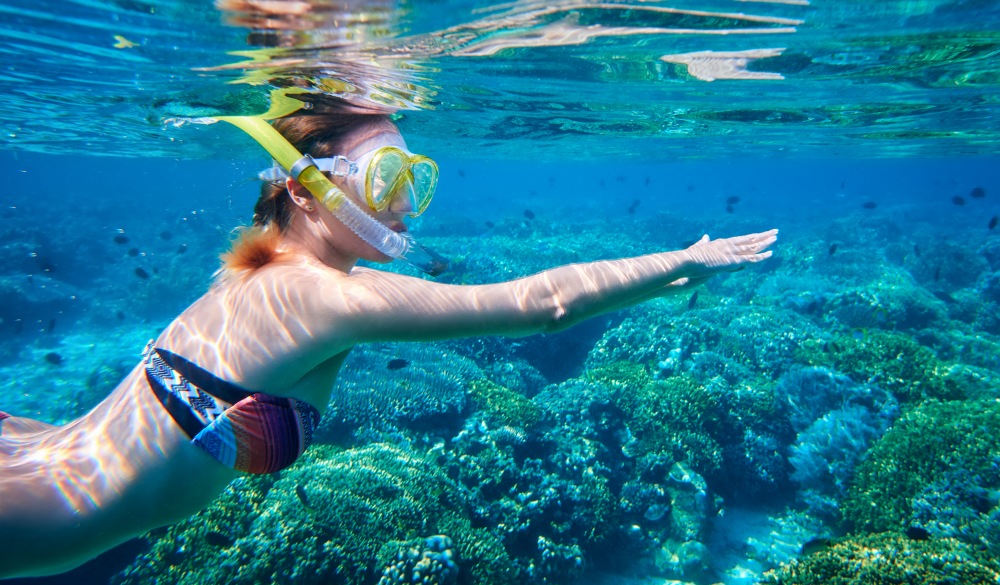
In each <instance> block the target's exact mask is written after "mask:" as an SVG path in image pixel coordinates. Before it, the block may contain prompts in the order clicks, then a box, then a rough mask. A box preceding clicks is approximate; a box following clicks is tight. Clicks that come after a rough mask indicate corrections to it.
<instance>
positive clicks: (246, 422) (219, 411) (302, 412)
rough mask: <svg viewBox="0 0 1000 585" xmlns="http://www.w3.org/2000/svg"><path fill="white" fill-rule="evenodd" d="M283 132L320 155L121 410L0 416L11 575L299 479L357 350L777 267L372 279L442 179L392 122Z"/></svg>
mask: <svg viewBox="0 0 1000 585" xmlns="http://www.w3.org/2000/svg"><path fill="white" fill-rule="evenodd" d="M274 126H275V127H276V128H277V129H278V130H279V131H280V132H281V134H282V135H284V137H285V138H286V139H287V140H288V142H290V143H291V144H292V145H294V146H295V147H296V148H297V149H298V150H299V151H300V152H302V153H306V154H308V155H311V158H309V157H303V159H302V162H303V164H302V165H295V166H297V167H298V168H289V169H288V171H287V172H286V171H284V170H281V169H278V168H275V169H272V170H271V171H268V172H267V173H266V178H267V179H268V181H267V182H266V183H265V184H264V187H263V188H262V193H261V196H260V199H259V200H258V202H257V204H256V206H255V209H254V212H255V213H254V219H253V223H254V227H253V228H250V229H248V230H247V231H245V232H244V233H243V235H242V237H241V238H240V239H238V241H237V242H236V243H235V244H234V246H233V249H232V250H231V251H230V252H229V253H227V254H226V255H225V256H224V257H223V259H224V266H223V268H222V269H221V270H220V272H219V274H218V275H217V280H216V282H215V283H214V285H213V286H212V287H211V288H210V290H209V291H208V292H207V293H206V294H205V295H204V296H202V297H201V298H200V299H198V300H197V301H195V302H194V304H192V305H191V306H190V307H189V308H188V309H187V310H185V311H184V312H183V313H182V314H181V315H180V316H179V317H177V319H175V320H174V321H173V322H172V323H171V324H170V325H169V326H168V327H167V328H166V330H164V331H163V332H162V333H161V334H160V336H159V337H157V338H156V339H155V340H153V341H152V342H150V344H149V345H148V346H147V347H146V348H145V350H144V351H143V352H142V358H141V360H140V361H139V363H138V364H137V365H136V366H135V368H134V369H133V370H132V371H131V373H130V374H129V375H128V376H127V377H126V378H125V379H124V380H123V381H122V382H121V383H120V384H119V385H118V387H117V388H116V389H115V390H114V391H113V392H112V393H111V395H110V396H108V397H107V398H106V399H105V400H104V401H103V402H101V403H100V404H99V405H98V406H97V407H96V408H94V409H93V410H92V411H90V412H89V413H87V414H86V415H84V416H82V417H81V418H79V419H77V420H74V421H72V422H70V423H68V424H65V425H62V426H51V425H48V424H45V423H42V422H39V421H35V420H32V419H28V418H24V417H19V416H16V413H11V414H13V416H10V415H8V414H2V413H0V419H2V420H0V578H5V577H15V576H38V575H48V574H54V573H59V572H63V571H66V570H69V569H72V568H73V567H75V566H77V565H79V564H81V563H83V562H85V561H87V560H88V559H91V558H93V557H94V556H96V555H98V554H99V553H101V552H103V551H105V550H108V549H109V548H111V547H113V546H115V545H117V544H119V543H122V542H124V541H126V540H128V539H130V538H133V537H135V536H137V535H140V534H143V533H145V532H148V531H149V530H151V529H153V528H156V527H159V526H163V525H166V524H170V523H173V522H176V521H178V520H181V519H183V518H186V517H188V516H190V515H192V514H194V513H196V512H198V511H199V510H201V509H202V508H204V507H206V506H207V505H208V504H209V503H210V502H212V500H213V499H215V498H216V497H217V496H218V495H219V494H220V493H221V492H222V491H223V489H224V488H225V487H226V485H227V484H228V483H229V482H231V481H232V480H233V479H234V478H235V477H237V476H238V475H239V474H240V473H247V472H248V473H272V472H275V471H279V470H280V469H282V468H284V467H287V466H288V465H290V464H292V463H293V462H294V461H295V459H296V458H298V456H299V455H300V454H301V453H302V451H303V450H304V449H305V448H306V446H308V444H309V442H310V440H311V434H312V431H313V429H314V427H315V426H316V424H317V423H318V421H319V417H320V415H321V413H322V411H323V409H324V408H325V407H326V405H327V403H328V402H329V400H330V394H331V392H332V389H333V387H334V382H335V380H336V378H337V375H338V373H339V371H340V368H341V366H342V364H343V363H344V359H345V357H346V356H347V353H348V352H349V351H350V349H351V348H352V347H353V346H354V345H356V344H358V343H364V342H373V341H421V340H437V339H445V338H454V337H461V336H482V335H508V336H521V335H529V334H533V333H541V332H551V331H558V330H561V329H565V328H567V327H569V326H571V325H573V324H575V323H579V322H580V321H582V320H584V319H588V318H590V317H593V316H595V315H599V314H602V313H605V312H608V311H612V310H615V309H620V308H623V307H627V306H629V305H633V304H635V303H639V302H642V301H645V300H648V299H653V298H656V297H659V296H663V295H665V294H667V293H669V292H671V291H678V290H686V289H688V288H690V287H692V286H695V285H697V284H700V283H701V282H703V281H704V280H705V279H707V278H709V277H711V276H713V275H715V274H718V273H720V272H725V271H733V270H736V269H739V268H740V267H742V266H744V265H745V264H749V263H754V262H759V261H761V260H764V259H766V258H768V257H770V255H771V252H770V251H769V250H768V249H767V248H768V247H769V246H770V245H771V244H773V243H774V242H775V239H776V237H777V231H776V230H772V231H768V232H763V233H759V234H751V235H747V236H741V237H736V238H728V239H719V240H710V239H709V238H708V237H707V236H705V237H704V238H702V239H701V240H700V241H699V242H698V243H696V244H694V245H693V246H691V247H690V248H687V249H685V250H680V251H675V252H663V253H658V254H649V255H646V256H640V257H636V258H628V259H623V260H612V261H601V262H592V263H586V264H574V265H568V266H562V267H559V268H555V269H551V270H547V271H544V272H541V273H538V274H535V275H533V276H528V277H525V278H521V279H517V280H513V281H510V282H503V283H498V284H489V285H480V286H456V285H446V284H439V283H435V282H432V281H428V280H423V279H419V278H414V277H409V276H403V275H400V274H395V273H389V272H383V271H379V270H373V269H367V268H360V267H356V266H355V264H356V262H357V261H358V260H359V259H365V260H368V261H372V262H386V261H388V260H389V259H390V256H389V255H387V253H386V252H385V251H383V249H382V246H381V243H380V242H383V241H390V240H392V238H393V237H397V238H398V237H404V238H409V236H408V234H407V233H406V224H405V220H406V218H407V217H408V216H414V215H417V214H419V213H421V212H423V211H424V209H425V208H426V206H427V204H428V203H429V201H430V198H431V196H432V195H433V192H434V188H435V186H436V181H437V167H436V165H435V163H434V162H433V161H432V160H431V159H428V158H426V157H421V156H417V155H414V154H412V153H411V152H410V151H409V150H408V149H407V147H406V143H405V142H404V141H403V138H402V136H400V134H399V131H398V130H397V128H396V127H395V125H394V124H393V123H392V122H391V121H390V120H389V118H387V117H385V116H340V117H336V116H329V115H312V116H296V117H292V118H286V119H282V120H279V121H277V122H276V123H275V124H274ZM310 166H315V167H316V169H318V170H319V171H322V172H323V173H324V176H325V177H326V178H328V179H329V180H331V181H332V182H333V184H334V185H336V187H338V188H339V189H338V190H337V192H338V194H339V193H340V191H343V194H346V197H343V198H342V199H343V200H342V201H340V202H339V203H338V204H337V205H331V204H328V203H329V202H327V201H324V200H322V199H321V198H317V197H315V196H313V195H312V194H311V193H310V192H309V190H307V189H306V188H305V187H303V184H302V183H300V182H299V181H297V180H296V178H300V177H301V176H302V175H301V174H300V173H301V172H302V170H303V168H306V167H310ZM289 175H290V176H289ZM365 222H367V223H365ZM359 226H360V227H359ZM373 234H374V235H373ZM383 236H384V237H383ZM378 238H382V240H379V241H376V240H377V239H378ZM406 241H408V242H411V243H412V240H410V239H407V240H406ZM422 254H423V258H424V259H423V260H422V262H423V263H424V264H425V265H426V264H430V265H432V268H431V269H430V271H434V270H435V268H433V266H434V265H435V264H436V265H437V268H440V265H441V264H440V262H437V261H436V260H435V259H436V258H437V257H436V256H434V255H433V254H431V253H429V252H426V251H423V252H422ZM427 258H430V260H429V261H428V260H427ZM425 267H426V266H425ZM0 406H2V405H0Z"/></svg>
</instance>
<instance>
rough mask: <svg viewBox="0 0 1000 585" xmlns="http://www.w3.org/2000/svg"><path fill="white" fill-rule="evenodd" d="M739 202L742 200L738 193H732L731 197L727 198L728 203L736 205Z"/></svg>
mask: <svg viewBox="0 0 1000 585" xmlns="http://www.w3.org/2000/svg"><path fill="white" fill-rule="evenodd" d="M739 202H740V198H739V197H737V196H736V195H730V196H729V197H727V198H726V204H727V205H736V204H737V203H739Z"/></svg>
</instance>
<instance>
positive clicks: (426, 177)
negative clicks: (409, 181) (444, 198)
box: [410, 159, 438, 215]
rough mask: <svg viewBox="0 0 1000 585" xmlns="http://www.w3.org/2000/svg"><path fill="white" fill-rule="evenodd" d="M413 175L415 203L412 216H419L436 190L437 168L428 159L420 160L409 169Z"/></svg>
mask: <svg viewBox="0 0 1000 585" xmlns="http://www.w3.org/2000/svg"><path fill="white" fill-rule="evenodd" d="M410 170H411V172H412V173H413V191H414V195H415V201H414V205H413V215H420V214H421V213H423V212H424V210H425V209H427V206H428V205H430V202H431V198H432V197H434V191H435V190H436V189H437V181H438V168H437V165H436V164H435V163H434V161H432V160H430V159H424V160H420V161H418V162H416V163H414V164H413V166H412V167H410Z"/></svg>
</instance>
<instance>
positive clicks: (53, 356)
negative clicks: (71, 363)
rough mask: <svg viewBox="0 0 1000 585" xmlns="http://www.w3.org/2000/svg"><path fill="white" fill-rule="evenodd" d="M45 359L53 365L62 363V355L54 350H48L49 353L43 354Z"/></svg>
mask: <svg viewBox="0 0 1000 585" xmlns="http://www.w3.org/2000/svg"><path fill="white" fill-rule="evenodd" d="M45 361H47V362H49V363H50V364H52V365H53V366H58V365H61V364H62V363H63V356H61V355H59V354H57V353H56V352H54V351H50V352H49V353H47V354H45Z"/></svg>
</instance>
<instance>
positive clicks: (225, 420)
mask: <svg viewBox="0 0 1000 585" xmlns="http://www.w3.org/2000/svg"><path fill="white" fill-rule="evenodd" d="M143 359H144V362H145V364H146V379H147V380H149V386H150V388H152V389H153V393H154V394H155V395H156V398H157V399H158V400H159V401H160V403H161V404H163V406H164V408H166V409H167V412H169V413H170V416H171V417H173V419H174V421H175V422H176V423H177V424H178V425H179V426H180V427H181V429H183V430H184V432H185V433H186V434H187V436H188V437H190V438H191V442H192V443H194V444H195V445H198V446H199V447H201V448H202V449H204V450H205V451H207V452H208V454H209V455H211V456H212V457H215V458H216V459H218V460H219V462H221V463H222V464H223V465H226V466H228V467H231V468H233V469H235V470H237V471H245V472H247V473H274V472H275V471H280V470H282V469H284V468H286V467H288V466H289V465H291V464H292V463H294V462H295V460H296V459H298V458H299V456H300V455H302V452H303V451H305V450H306V447H308V446H309V444H310V443H311V442H312V434H313V431H314V430H315V429H316V425H317V424H319V417H320V415H319V411H317V410H316V409H315V408H313V406H312V405H310V404H308V403H306V402H302V401H301V400H295V399H294V398H281V397H277V396H271V395H269V394H264V393H262V392H248V391H247V390H244V389H243V388H240V387H239V386H237V385H236V384H233V383H232V382H227V381H226V380H223V379H221V378H219V377H217V376H216V375H215V374H212V373H211V372H209V371H207V370H205V369H204V368H202V367H201V366H198V365H197V364H195V363H194V362H191V361H189V360H187V359H185V358H183V357H181V356H179V355H177V354H175V353H172V352H170V351H167V350H165V349H161V348H156V347H153V342H152V341H151V342H149V345H147V346H146V351H145V352H143ZM216 398H218V399H219V400H221V401H222V402H226V403H229V404H231V405H232V406H229V407H224V406H222V405H220V404H219V402H217V401H216ZM0 418H2V417H0Z"/></svg>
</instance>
